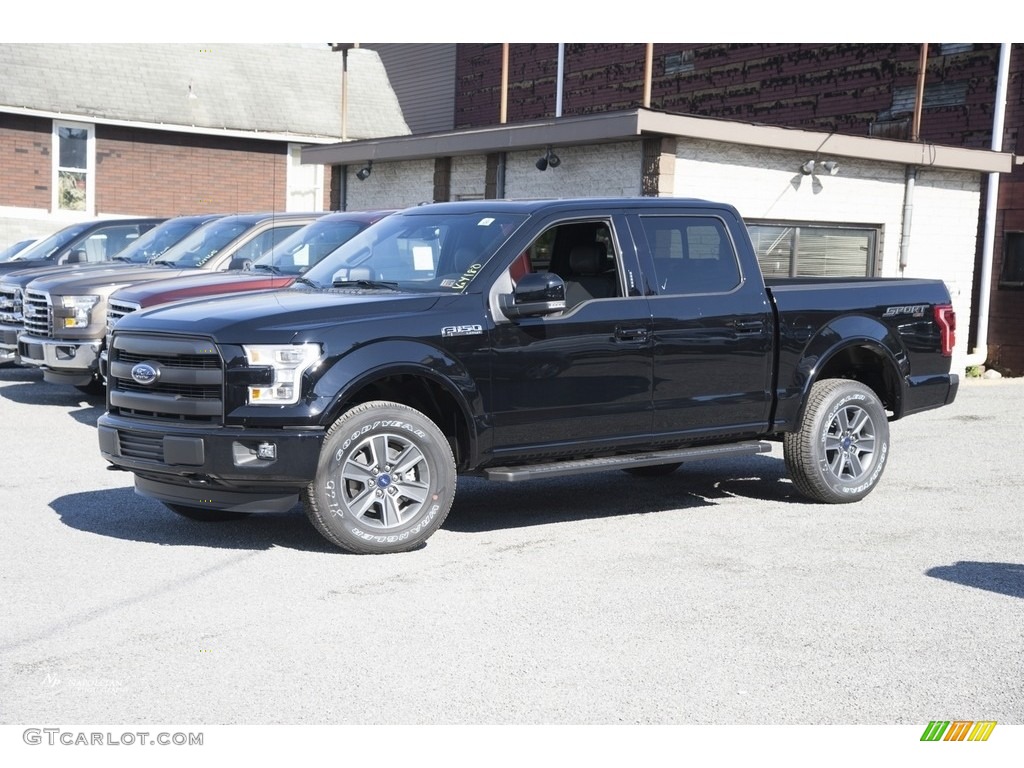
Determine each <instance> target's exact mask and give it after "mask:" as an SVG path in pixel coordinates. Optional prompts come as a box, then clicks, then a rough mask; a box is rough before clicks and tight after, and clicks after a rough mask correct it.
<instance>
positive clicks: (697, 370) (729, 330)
mask: <svg viewBox="0 0 1024 768" xmlns="http://www.w3.org/2000/svg"><path fill="white" fill-rule="evenodd" d="M954 333H955V316H954V313H953V309H952V306H951V303H950V297H949V293H948V291H947V289H946V287H945V285H944V284H943V283H942V281H940V280H924V279H896V278H890V279H881V278H875V279H870V278H855V279H836V280H828V279H812V278H794V279H779V280H772V281H769V283H768V284H766V283H765V281H764V279H763V277H762V275H761V272H760V269H759V266H758V262H757V257H756V254H755V252H754V250H753V247H752V244H751V241H750V238H749V235H748V233H747V229H746V226H745V224H744V222H743V220H742V219H741V218H740V216H739V214H738V212H737V211H736V210H735V209H734V208H733V207H731V206H729V205H726V204H720V203H713V202H708V201H701V200H684V199H671V198H624V199H578V200H538V201H494V200H490V201H472V202H469V201H467V202H456V203H438V204H431V205H424V206H419V207H416V208H412V209H408V210H405V211H401V212H399V213H396V214H394V215H392V216H390V217H388V218H386V219H384V220H383V221H381V222H379V223H378V224H376V225H375V226H373V227H371V228H369V229H367V230H366V231H365V232H363V233H361V234H360V235H357V236H356V237H354V238H353V239H352V240H350V241H349V242H348V243H346V244H345V245H344V246H342V247H341V248H340V249H339V250H338V251H337V252H336V253H335V254H334V256H333V257H332V258H331V259H329V260H325V261H324V262H323V263H321V264H319V265H318V266H317V267H314V268H313V269H311V270H309V271H308V272H307V273H305V274H304V275H303V276H302V277H301V278H300V279H299V280H298V281H297V282H296V284H295V285H293V286H292V287H290V288H287V289H284V290H279V291H272V292H267V293H261V294H258V295H252V296H246V295H238V296H228V297H219V298H215V299H212V300H205V301H184V302H176V303H174V304H167V305H163V306H159V307H154V308H152V309H148V310H147V309H143V310H140V311H137V312H134V313H132V314H129V315H126V316H125V317H123V318H122V319H121V320H120V321H118V323H117V325H116V326H115V327H114V329H113V331H112V333H111V336H110V348H109V350H108V353H109V364H108V365H109V370H108V386H107V409H106V412H105V413H104V414H103V415H102V416H101V417H100V419H99V421H98V436H99V446H100V451H101V453H102V455H103V457H104V458H105V459H106V460H107V461H108V462H110V464H111V465H112V468H116V469H122V470H128V471H131V472H133V473H134V474H135V488H136V491H137V492H138V493H140V494H142V495H144V496H148V497H151V498H154V499H158V500H160V501H161V502H163V503H164V504H165V505H166V506H167V507H169V508H170V509H171V510H173V511H175V512H177V513H179V514H181V515H184V516H186V517H189V518H193V519H199V520H215V519H224V518H230V517H236V516H240V515H245V514H249V513H259V512H271V511H284V510H288V509H290V508H292V507H293V506H294V505H295V504H296V503H297V502H299V501H300V500H301V501H302V502H303V503H304V507H305V510H306V513H307V516H308V518H309V520H310V521H311V523H312V525H313V526H314V527H315V528H316V529H317V530H318V531H319V532H320V533H321V534H322V535H323V536H324V537H325V538H327V539H328V540H330V541H331V542H333V543H334V544H336V545H337V546H339V547H341V548H343V549H346V550H349V551H352V552H358V553H381V552H395V551H403V550H409V549H412V548H415V547H418V546H420V545H422V544H423V543H424V542H425V541H426V540H427V539H428V537H429V536H430V535H431V534H432V533H433V532H434V531H436V530H437V528H438V527H440V525H441V524H442V522H443V521H444V519H445V517H446V515H447V514H448V511H449V508H450V507H451V504H452V500H453V498H454V495H455V489H456V480H457V477H458V476H459V475H476V476H481V477H484V478H489V479H491V480H494V481H499V482H517V481H521V480H529V479H531V478H538V477H554V476H558V475H565V474H572V473H582V472H595V471H605V470H612V469H624V470H627V471H628V472H630V473H633V474H648V475H650V474H659V473H664V472H670V471H673V470H674V469H675V468H676V467H678V466H679V464H680V463H682V462H685V461H687V460H691V459H707V458H710V457H720V456H729V455H737V454H747V453H760V452H766V451H768V450H770V448H771V443H770V442H768V441H771V440H780V441H782V442H783V446H784V456H785V463H786V466H787V468H788V471H789V473H790V476H791V477H792V480H793V482H794V485H795V487H796V488H797V489H798V490H799V491H800V492H801V493H802V494H804V495H805V496H807V497H809V498H811V499H813V500H816V501H818V502H824V503H841V502H853V501H856V500H858V499H861V498H863V497H864V496H865V495H866V494H868V493H869V492H870V491H871V490H872V489H873V488H874V487H875V486H876V485H877V484H878V482H879V478H880V477H881V475H882V472H883V470H884V468H885V466H886V464H887V463H888V461H889V452H890V446H889V421H891V420H895V419H899V418H902V417H905V416H908V415H911V414H914V413H918V412H920V411H924V410H927V409H930V408H936V407H939V406H942V405H945V404H948V403H950V402H952V401H953V399H954V398H955V396H956V392H957V386H958V383H959V379H958V377H957V375H956V374H953V373H951V372H950V361H951V354H952V349H953V345H954Z"/></svg>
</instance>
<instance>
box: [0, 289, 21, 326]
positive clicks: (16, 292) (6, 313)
mask: <svg viewBox="0 0 1024 768" xmlns="http://www.w3.org/2000/svg"><path fill="white" fill-rule="evenodd" d="M21 300H22V290H21V288H20V287H17V286H13V285H0V323H8V324H11V325H21V323H22V322H23V318H22V315H21Z"/></svg>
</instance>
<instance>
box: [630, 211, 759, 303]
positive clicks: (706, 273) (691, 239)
mask: <svg viewBox="0 0 1024 768" xmlns="http://www.w3.org/2000/svg"><path fill="white" fill-rule="evenodd" d="M640 221H641V223H642V225H643V232H644V235H645V237H646V238H647V247H648V250H649V251H650V254H651V258H652V260H653V262H654V278H655V280H654V281H655V283H656V284H657V287H658V293H661V294H668V295H681V294H697V293H728V292H729V291H731V290H733V289H734V288H736V286H738V285H739V284H740V269H739V264H738V262H737V260H736V250H735V249H734V248H733V244H732V239H731V238H730V237H729V233H728V232H727V231H726V229H725V224H724V223H723V222H722V221H721V220H720V219H716V218H712V217H706V216H642V217H641V218H640Z"/></svg>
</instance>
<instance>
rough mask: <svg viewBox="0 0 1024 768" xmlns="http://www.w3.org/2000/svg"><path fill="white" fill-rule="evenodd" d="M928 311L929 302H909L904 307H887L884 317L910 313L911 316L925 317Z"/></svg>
mask: <svg viewBox="0 0 1024 768" xmlns="http://www.w3.org/2000/svg"><path fill="white" fill-rule="evenodd" d="M927 311H928V305H927V304H908V305H907V306H904V307H886V309H885V312H883V313H882V317H897V316H899V315H910V316H911V317H924V313H925V312H927Z"/></svg>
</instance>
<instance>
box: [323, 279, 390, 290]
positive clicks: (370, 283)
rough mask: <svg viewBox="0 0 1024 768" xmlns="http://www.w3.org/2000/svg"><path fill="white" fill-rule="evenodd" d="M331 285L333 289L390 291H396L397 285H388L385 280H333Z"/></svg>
mask: <svg viewBox="0 0 1024 768" xmlns="http://www.w3.org/2000/svg"><path fill="white" fill-rule="evenodd" d="M331 285H332V286H334V287H335V288H352V287H355V288H387V289H388V290H391V291H397V290H398V283H390V282H387V281H385V280H335V281H334V282H333V283H331Z"/></svg>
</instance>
